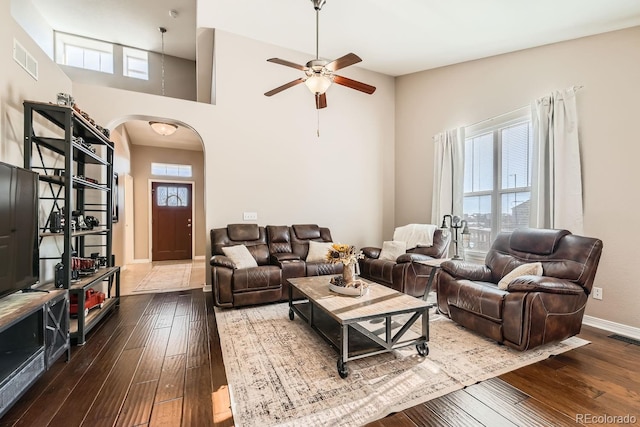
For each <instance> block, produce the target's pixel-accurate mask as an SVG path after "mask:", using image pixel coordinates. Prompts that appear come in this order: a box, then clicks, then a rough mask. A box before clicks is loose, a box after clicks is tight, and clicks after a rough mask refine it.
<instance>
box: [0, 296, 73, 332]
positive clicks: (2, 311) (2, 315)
mask: <svg viewBox="0 0 640 427" xmlns="http://www.w3.org/2000/svg"><path fill="white" fill-rule="evenodd" d="M39 289H44V288H39ZM44 290H48V292H16V293H13V294H11V295H7V296H5V297H3V298H2V299H0V332H1V331H3V330H4V329H5V328H7V327H9V326H11V325H13V324H14V323H15V322H17V321H18V320H19V319H21V318H22V317H24V316H26V315H28V314H29V313H32V312H35V311H37V310H40V309H41V308H42V306H43V305H44V304H46V303H47V301H50V300H52V299H53V298H55V297H57V296H58V295H60V294H63V293H65V291H64V290H63V289H55V288H51V289H44Z"/></svg>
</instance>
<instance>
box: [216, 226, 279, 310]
mask: <svg viewBox="0 0 640 427" xmlns="http://www.w3.org/2000/svg"><path fill="white" fill-rule="evenodd" d="M233 245H245V246H246V247H247V249H249V252H250V253H251V255H252V256H253V257H254V258H255V260H256V262H257V264H258V266H257V267H251V268H244V269H236V268H235V264H234V263H233V262H232V261H231V259H229V258H228V257H226V256H225V255H224V252H223V251H222V248H223V247H225V246H233ZM211 253H212V255H213V256H212V258H211V261H210V264H211V279H212V287H213V297H214V302H215V304H216V305H217V306H218V307H239V306H244V305H253V304H262V303H266V302H275V301H280V297H281V295H282V284H281V270H280V267H278V266H276V265H272V264H270V259H269V248H268V246H267V236H266V232H265V229H264V227H260V226H258V225H256V224H229V225H228V226H227V227H226V228H214V229H213V230H211Z"/></svg>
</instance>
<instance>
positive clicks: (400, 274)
mask: <svg viewBox="0 0 640 427" xmlns="http://www.w3.org/2000/svg"><path fill="white" fill-rule="evenodd" d="M450 242H451V235H450V233H447V235H446V236H445V235H444V233H443V232H442V230H441V229H437V230H436V231H435V232H434V233H433V246H429V247H417V248H412V249H409V250H408V251H407V253H406V254H404V255H400V256H399V257H398V258H397V259H396V260H395V261H389V260H382V259H378V258H379V257H380V251H381V248H374V247H365V248H362V253H363V254H364V258H363V259H361V260H360V261H359V264H360V276H362V277H364V278H365V279H369V280H372V281H374V282H376V283H380V284H382V285H385V286H388V287H390V288H392V289H395V290H397V291H399V292H404V293H405V294H408V295H412V296H414V297H420V298H421V297H422V296H423V295H424V292H425V290H426V288H427V282H428V280H429V274H430V273H431V267H428V266H426V265H423V264H420V263H415V262H413V261H424V260H428V259H433V258H443V257H445V255H446V254H447V251H448V249H449V243H450Z"/></svg>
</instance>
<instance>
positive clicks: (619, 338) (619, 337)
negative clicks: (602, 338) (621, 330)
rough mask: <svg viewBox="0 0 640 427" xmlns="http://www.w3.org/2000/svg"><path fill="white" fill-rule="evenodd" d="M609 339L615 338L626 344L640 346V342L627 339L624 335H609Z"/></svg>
mask: <svg viewBox="0 0 640 427" xmlns="http://www.w3.org/2000/svg"><path fill="white" fill-rule="evenodd" d="M609 338H613V339H614V340H618V341H622V342H626V343H629V344H633V345H640V340H637V339H634V338H629V337H625V336H624V335H618V334H613V335H609Z"/></svg>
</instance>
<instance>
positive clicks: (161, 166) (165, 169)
mask: <svg viewBox="0 0 640 427" xmlns="http://www.w3.org/2000/svg"><path fill="white" fill-rule="evenodd" d="M151 175H160V176H179V177H182V178H190V177H191V176H193V175H192V171H191V165H174V164H171V163H151Z"/></svg>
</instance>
